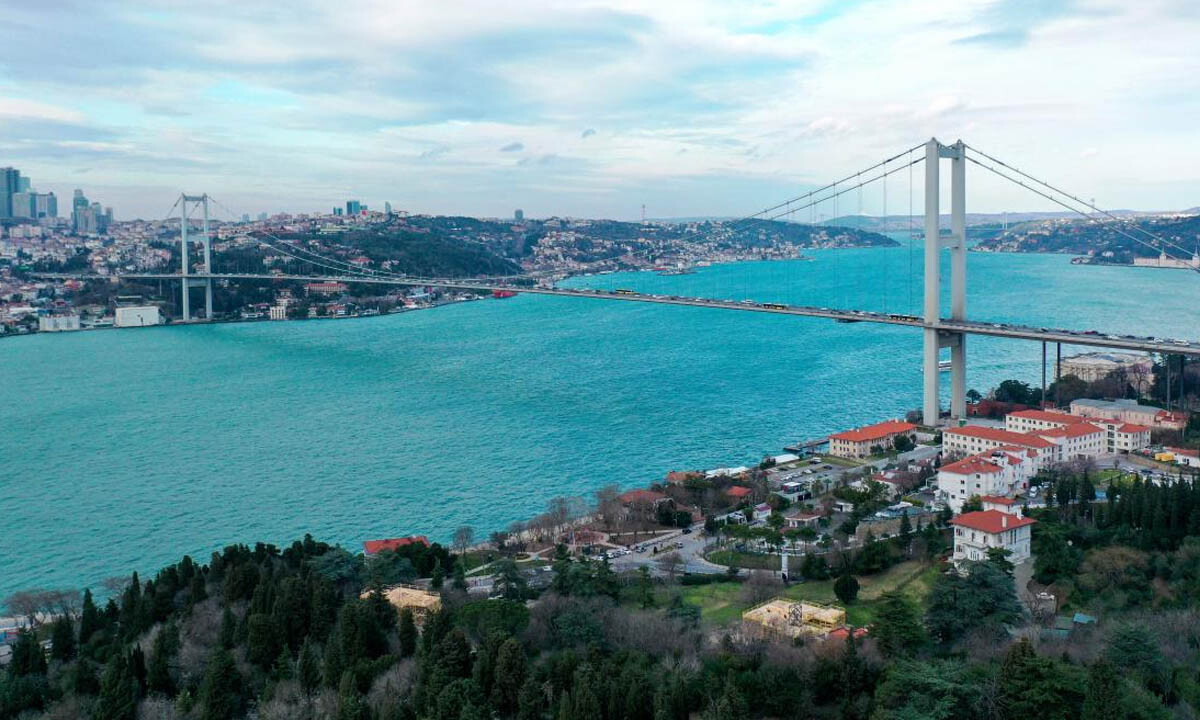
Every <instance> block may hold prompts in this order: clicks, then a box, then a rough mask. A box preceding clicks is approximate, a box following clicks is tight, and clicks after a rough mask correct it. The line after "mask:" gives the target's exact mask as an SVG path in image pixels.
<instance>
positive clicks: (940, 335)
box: [42, 138, 1200, 425]
mask: <svg viewBox="0 0 1200 720" xmlns="http://www.w3.org/2000/svg"><path fill="white" fill-rule="evenodd" d="M968 151H970V152H968ZM943 160H948V161H949V164H950V182H949V190H950V213H949V214H950V228H949V234H943V233H942V230H941V208H940V202H941V173H940V170H941V164H942V161H943ZM968 162H970V163H972V164H974V165H976V166H978V167H980V168H982V169H984V170H985V171H987V172H988V173H990V174H993V175H996V176H998V177H1000V178H1002V179H1004V180H1006V181H1008V182H1011V183H1014V184H1016V185H1018V186H1020V187H1023V188H1025V189H1026V190H1029V191H1031V192H1033V193H1034V194H1037V195H1039V196H1041V197H1042V198H1044V199H1047V200H1049V201H1051V202H1053V203H1055V204H1057V205H1060V206H1062V207H1064V208H1067V209H1068V210H1071V211H1072V212H1075V213H1078V214H1079V215H1080V216H1082V217H1083V218H1085V219H1086V220H1088V221H1090V222H1094V223H1103V224H1105V227H1106V228H1108V229H1110V230H1113V231H1115V232H1116V233H1117V234H1119V235H1122V236H1124V237H1126V238H1128V239H1130V240H1132V241H1134V242H1137V243H1139V244H1142V245H1145V246H1147V247H1152V248H1154V249H1155V250H1156V251H1158V252H1160V253H1161V254H1163V255H1169V254H1170V253H1171V252H1179V253H1183V254H1184V255H1186V254H1187V251H1186V250H1185V249H1184V248H1182V247H1181V246H1179V245H1178V244H1177V243H1174V242H1172V241H1171V240H1169V239H1166V238H1162V237H1159V236H1157V235H1155V234H1153V233H1151V232H1149V231H1147V230H1145V229H1144V228H1142V227H1140V226H1138V225H1137V224H1135V223H1132V222H1130V221H1128V220H1126V219H1123V218H1120V217H1118V216H1115V215H1113V214H1112V213H1109V212H1107V211H1104V210H1101V209H1100V208H1097V207H1095V205H1094V204H1093V203H1091V202H1087V201H1084V200H1082V199H1080V198H1079V197H1078V196H1076V195H1074V194H1071V193H1068V192H1066V191H1064V190H1062V189H1060V188H1058V187H1056V186H1054V185H1051V184H1049V183H1047V182H1044V181H1042V180H1040V179H1038V178H1037V177H1035V176H1033V175H1031V174H1028V173H1026V172H1024V171H1021V170H1019V169H1018V168H1016V167H1014V166H1012V165H1009V164H1007V163H1004V162H1003V161H1001V160H999V159H997V158H995V157H993V156H992V155H989V154H987V153H984V152H982V151H980V150H977V149H976V148H972V147H969V146H968V145H966V144H965V143H963V142H962V141H961V140H960V141H958V142H956V143H954V144H952V145H945V144H942V143H940V142H938V141H937V139H936V138H933V139H930V140H929V141H928V142H925V143H922V144H921V145H917V146H914V147H912V148H909V149H908V150H906V151H904V152H902V153H899V154H896V155H893V156H891V157H889V158H887V159H885V160H883V161H882V162H879V163H876V164H874V165H872V166H870V167H868V168H865V169H864V170H861V171H858V172H856V173H854V174H853V175H848V176H846V177H844V178H842V179H840V180H838V181H835V182H833V183H830V184H827V185H824V186H822V187H820V188H817V189H815V190H812V191H810V192H808V193H805V194H804V195H800V196H798V197H795V198H792V199H789V200H787V201H785V202H784V203H779V204H776V205H773V206H771V207H768V208H765V209H764V210H761V211H759V212H757V213H755V214H753V215H749V216H746V217H744V218H742V219H741V220H739V221H737V223H735V225H734V227H737V228H739V229H747V228H751V227H754V226H755V225H759V224H762V223H766V222H769V221H779V220H783V221H794V218H795V217H796V215H797V214H798V213H800V212H803V211H804V210H809V211H810V214H812V217H810V222H815V209H816V208H817V207H818V206H819V205H821V204H822V203H827V202H831V201H832V202H833V203H834V207H835V215H836V202H837V199H838V198H839V197H842V196H843V195H846V194H848V193H851V192H858V193H859V202H860V209H861V191H862V188H863V187H865V186H867V185H870V184H872V183H876V182H881V181H882V183H883V188H884V195H883V196H884V216H885V218H886V216H887V213H886V202H887V200H886V198H887V178H888V177H889V176H891V175H894V174H897V173H900V172H904V171H908V174H909V198H910V200H909V203H910V211H909V212H910V218H911V216H912V209H911V207H912V206H911V203H912V200H911V198H912V186H913V181H912V169H913V167H914V166H916V165H918V164H922V163H923V164H924V223H923V230H924V238H925V241H924V248H923V250H922V255H923V263H922V264H923V276H924V281H923V302H922V304H921V310H920V314H905V313H895V312H879V311H873V310H860V309H848V308H829V307H817V306H811V305H799V304H791V303H776V302H759V301H756V300H753V299H748V298H747V299H740V300H737V299H719V298H711V297H689V296H680V295H666V294H655V293H645V292H639V291H635V290H631V289H626V288H616V289H601V288H568V287H561V286H558V285H555V284H554V283H552V282H548V281H547V279H546V278H544V277H537V276H532V275H523V276H511V275H510V276H496V277H482V278H446V277H413V276H407V275H402V274H398V273H390V272H384V271H380V270H372V269H366V268H360V267H357V266H354V265H353V264H351V263H349V262H347V261H344V260H341V259H337V258H330V257H326V256H322V255H319V254H317V253H315V252H314V251H312V250H311V249H308V248H305V247H302V246H300V245H297V244H295V243H292V242H289V241H287V240H283V239H281V238H279V237H276V236H274V235H272V234H270V233H262V234H261V236H257V237H255V240H256V241H257V242H258V243H260V244H261V245H262V246H264V247H266V248H269V249H270V250H271V251H272V252H274V253H278V254H279V255H281V256H283V257H286V258H289V259H291V260H294V261H297V262H300V263H303V264H306V265H308V266H311V267H312V268H314V269H317V270H319V272H313V273H306V274H302V273H290V274H278V273H254V272H213V271H212V268H213V265H212V253H211V234H210V228H209V223H210V219H209V201H210V200H213V198H211V197H210V196H209V195H207V194H205V195H187V194H184V195H181V196H180V198H179V200H178V201H177V206H178V205H182V207H181V218H183V220H182V221H181V223H180V226H181V230H180V243H181V250H182V252H181V257H182V262H181V267H180V272H178V273H146V272H137V273H116V274H112V275H105V276H100V275H92V274H51V273H45V274H42V276H43V277H54V278H66V277H70V278H75V279H105V280H112V279H128V280H151V281H154V280H157V281H172V282H179V283H180V286H181V301H182V302H181V308H182V313H181V314H182V317H183V320H184V321H189V320H191V301H190V291H191V290H193V289H196V290H200V291H202V292H203V293H204V304H205V316H204V317H205V318H211V317H212V297H213V284H214V282H218V281H225V282H246V281H285V280H291V281H302V282H341V283H357V284H369V285H392V286H409V287H412V286H416V287H436V288H443V289H451V290H464V291H474V292H489V291H493V292H494V291H504V290H519V291H520V292H522V293H527V294H534V295H551V296H561V297H574V298H591V299H603V300H617V301H622V302H640V303H657V304H663V305H681V306H689V307H702V308H709V309H719V310H736V311H741V312H758V313H773V314H780V315H794V316H801V317H812V318H823V319H828V320H835V321H838V322H844V323H874V324H885V325H899V326H904V327H911V328H914V329H917V330H920V331H921V332H922V334H923V350H922V377H923V388H922V391H923V392H922V398H923V401H922V416H923V422H924V423H925V424H927V425H936V424H937V423H938V421H939V418H940V415H941V408H940V406H939V397H940V395H939V391H940V387H939V384H940V379H939V371H940V367H939V362H940V361H939V356H940V352H941V350H942V349H943V348H949V350H950V408H949V410H950V415H951V417H953V418H962V417H965V416H966V389H967V386H966V370H967V337H968V336H969V335H986V336H993V337H1004V338H1012V339H1020V340H1032V341H1039V342H1041V343H1043V349H1042V358H1043V373H1042V374H1043V386H1044V385H1045V363H1046V346H1047V345H1048V344H1050V343H1055V344H1059V345H1061V344H1070V345H1085V346H1094V347H1104V348H1113V349H1121V350H1134V351H1142V352H1154V353H1162V354H1164V355H1186V356H1194V357H1200V341H1196V340H1180V339H1167V338H1158V337H1143V336H1135V335H1121V334H1117V333H1112V332H1108V333H1105V332H1101V331H1098V330H1092V329H1088V330H1077V329H1063V328H1049V327H1034V326H1030V325H1022V324H1011V323H996V322H979V321H972V320H970V319H968V317H967V238H966V167H967V163H968ZM214 202H215V200H214ZM218 204H219V203H218ZM189 207H191V208H192V209H193V211H195V210H199V211H200V212H201V213H202V216H201V218H200V219H199V220H200V223H201V224H200V228H199V232H198V233H195V232H192V231H190V230H189V225H190V221H189V220H188V218H189V211H188V208H189ZM173 211H174V208H172V210H171V212H173ZM226 211H227V212H229V214H230V216H231V217H233V213H232V212H231V211H228V209H227V208H226ZM169 214H170V213H168V215H169ZM910 226H911V220H910ZM931 239H932V241H931ZM189 243H195V244H197V245H198V246H199V250H200V255H201V257H202V258H203V263H204V265H203V267H204V270H203V271H201V272H195V271H193V269H192V268H191V260H190V257H191V255H192V252H191V248H190V246H189ZM944 250H948V251H949V256H950V263H949V265H950V268H949V270H950V271H949V279H950V287H949V290H950V292H949V297H950V302H949V313H948V314H947V315H944V314H943V309H942V302H941V298H942V289H943V285H942V272H941V262H942V254H943V251H944ZM910 264H911V261H910ZM910 272H911V270H910ZM517 282H520V283H523V284H520V285H515V284H514V283H517Z"/></svg>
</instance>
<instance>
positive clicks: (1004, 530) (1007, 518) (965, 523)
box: [950, 510, 1036, 565]
mask: <svg viewBox="0 0 1200 720" xmlns="http://www.w3.org/2000/svg"><path fill="white" fill-rule="evenodd" d="M1034 522H1036V521H1035V520H1034V519H1033V518H1027V517H1020V516H1019V515H1014V514H1011V513H1007V512H1001V511H999V510H979V511H976V512H969V513H963V514H962V515H958V516H956V517H955V518H954V519H952V520H951V521H950V524H951V525H952V526H954V556H953V559H954V564H955V565H958V564H960V563H962V562H964V561H979V560H986V559H987V551H988V550H989V549H991V548H1003V549H1005V550H1008V551H1009V553H1011V554H1010V555H1009V556H1008V561H1009V562H1011V563H1013V564H1019V563H1022V562H1025V561H1026V560H1028V559H1029V538H1030V526H1031V525H1033V524H1034Z"/></svg>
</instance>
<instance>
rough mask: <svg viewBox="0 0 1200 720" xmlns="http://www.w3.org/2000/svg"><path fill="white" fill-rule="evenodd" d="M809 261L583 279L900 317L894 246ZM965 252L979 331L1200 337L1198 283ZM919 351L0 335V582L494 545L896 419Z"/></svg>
mask: <svg viewBox="0 0 1200 720" xmlns="http://www.w3.org/2000/svg"><path fill="white" fill-rule="evenodd" d="M813 255H814V257H815V258H816V260H815V261H814V262H802V261H791V262H774V263H741V264H735V265H724V266H713V267H710V268H704V269H702V270H701V271H700V272H698V273H697V274H694V275H684V276H674V277H660V276H657V275H655V274H653V273H637V274H627V275H623V276H602V277H593V278H577V279H575V280H574V281H573V283H575V284H592V285H597V286H603V287H632V288H637V289H640V290H645V291H647V292H665V293H679V294H696V295H714V296H717V297H732V298H740V297H746V296H751V297H754V298H756V299H758V300H760V301H789V302H797V303H811V304H817V305H827V306H857V307H865V308H868V309H886V310H891V311H907V310H909V309H912V308H910V306H909V304H908V303H909V274H908V267H909V265H908V261H909V250H908V249H907V248H891V249H864V250H840V251H825V252H814V253H813ZM913 266H914V269H915V271H916V272H918V273H919V267H920V256H919V252H917V253H914V254H913ZM970 266H971V269H970V295H969V306H968V308H969V314H970V315H971V316H972V317H973V318H974V319H981V320H983V319H987V320H992V319H994V320H1006V321H1023V322H1029V323H1033V324H1044V325H1056V326H1064V327H1073V328H1078V329H1088V328H1091V327H1095V328H1097V329H1101V330H1104V331H1114V332H1136V333H1145V334H1155V335H1165V336H1176V337H1190V338H1195V337H1196V336H1197V335H1198V334H1200V331H1198V330H1197V323H1196V319H1197V310H1196V308H1198V307H1200V278H1197V277H1196V276H1195V275H1194V274H1191V273H1186V272H1182V271H1166V270H1139V269H1131V268H1105V267H1077V266H1071V265H1070V264H1069V259H1068V258H1066V257H1060V256H1035V255H987V254H972V255H971V257H970ZM913 282H914V286H913V288H912V293H911V294H912V297H913V299H914V300H915V301H916V302H919V300H920V288H919V284H920V278H919V277H916V278H914V279H913ZM970 342H971V344H970V346H969V358H970V365H969V369H968V383H969V385H970V386H971V387H976V388H979V389H980V390H986V389H987V388H988V387H989V386H991V385H994V384H995V383H996V382H997V381H999V380H1001V379H1004V378H1007V377H1020V378H1023V379H1025V380H1028V381H1035V380H1037V379H1038V378H1039V376H1040V372H1041V369H1040V357H1041V348H1040V347H1039V346H1038V345H1037V344H1034V343H1022V342H1018V341H1005V340H994V339H988V338H972V339H971V340H970ZM919 357H920V335H919V333H917V332H914V331H911V330H909V329H906V328H897V327H886V326H873V325H868V324H851V325H840V324H836V323H831V322H828V321H820V320H814V319H805V318H793V317H783V316H772V315H764V314H758V313H737V312H728V311H719V310H706V309H701V308H683V307H672V306H658V305H648V304H641V303H621V302H604V301H598V300H587V299H575V298H549V297H534V296H527V295H522V296H519V297H516V298H512V299H510V300H503V301H495V300H487V301H481V302H472V303H462V304H458V305H454V306H450V307H443V308H439V309H436V310H429V311H422V312H414V313H406V314H402V315H392V316H385V317H378V318H364V319H359V320H348V321H321V322H287V323H243V324H227V325H216V326H191V327H163V328H152V329H139V330H122V331H99V332H85V333H72V334H62V335H41V336H31V337H22V338H14V339H6V340H3V341H0V507H3V513H4V519H5V522H4V532H3V542H0V597H2V596H4V595H6V594H7V593H10V592H12V591H14V590H17V589H22V588H31V587H67V586H75V587H79V586H84V585H90V586H92V587H98V585H99V583H100V582H101V581H102V580H103V579H104V578H106V577H110V576H113V575H116V574H123V573H125V572H128V571H129V570H132V569H140V570H143V571H146V570H153V569H155V568H157V567H159V566H161V565H162V564H163V563H165V562H168V561H172V560H175V559H177V558H178V557H179V556H180V555H182V554H183V553H191V554H193V555H196V556H200V557H207V554H208V552H209V551H211V550H213V549H216V548H218V547H220V546H223V545H225V544H227V543H230V542H235V541H245V542H253V541H256V540H267V541H275V542H284V541H288V540H290V539H292V538H296V537H299V536H301V535H302V534H303V533H305V532H311V533H312V534H313V535H314V536H316V537H319V538H322V539H327V540H331V541H335V542H339V543H342V544H344V545H346V546H348V547H352V548H358V547H360V543H361V542H362V541H363V540H365V539H369V538H375V537H386V536H394V535H401V534H407V533H426V534H429V535H430V536H432V537H434V538H439V539H446V538H448V536H449V535H450V533H451V532H452V531H453V528H455V527H456V526H458V525H461V524H469V525H472V526H474V527H475V528H476V530H477V532H478V533H479V534H480V535H484V534H486V532H488V531H490V530H493V529H497V528H501V527H503V526H505V525H507V524H508V523H509V522H510V521H512V520H515V519H521V518H526V517H528V516H530V515H532V514H533V513H535V512H538V511H540V510H541V509H542V508H543V507H544V505H545V503H546V501H547V500H548V499H549V498H551V497H553V496H555V495H564V494H566V495H582V494H587V493H589V492H590V491H592V490H594V489H595V488H597V487H599V486H601V485H604V484H608V483H618V484H620V485H622V486H626V487H629V486H635V485H644V484H645V483H647V482H650V481H653V480H657V479H659V478H661V477H662V476H663V475H664V474H665V473H666V472H667V471H668V470H671V469H678V468H697V467H700V468H703V467H715V466H721V465H734V464H741V463H748V462H752V461H756V460H758V459H759V458H761V457H762V456H763V455H764V454H765V453H776V452H779V451H780V450H781V448H782V446H783V445H785V444H787V443H789V442H792V441H795V440H798V439H801V438H809V437H813V436H817V435H819V434H822V433H826V432H829V431H832V430H837V429H841V428H845V427H849V426H852V425H856V424H861V423H864V422H868V421H874V420H879V419H883V418H888V417H894V416H897V415H900V414H902V413H903V412H904V411H905V410H907V409H910V408H913V407H916V406H917V405H918V404H919V399H920V368H919ZM944 377H945V376H944Z"/></svg>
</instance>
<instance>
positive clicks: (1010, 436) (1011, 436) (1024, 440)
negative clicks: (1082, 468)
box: [942, 425, 1054, 448]
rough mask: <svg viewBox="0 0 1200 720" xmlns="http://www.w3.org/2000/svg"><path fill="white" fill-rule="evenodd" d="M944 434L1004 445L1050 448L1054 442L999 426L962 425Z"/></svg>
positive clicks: (947, 430)
mask: <svg viewBox="0 0 1200 720" xmlns="http://www.w3.org/2000/svg"><path fill="white" fill-rule="evenodd" d="M946 435H961V436H963V437H973V438H979V439H981V440H991V441H992V442H999V443H1004V444H1005V445H1016V446H1018V447H1033V448H1052V447H1054V443H1052V442H1050V441H1049V440H1043V439H1042V438H1040V437H1037V436H1036V435H1031V434H1026V433H1018V432H1010V431H1008V430H1001V429H1000V428H994V427H985V426H983V425H964V426H962V427H956V428H948V429H946V430H945V431H944V432H943V433H942V436H943V437H945V436H946Z"/></svg>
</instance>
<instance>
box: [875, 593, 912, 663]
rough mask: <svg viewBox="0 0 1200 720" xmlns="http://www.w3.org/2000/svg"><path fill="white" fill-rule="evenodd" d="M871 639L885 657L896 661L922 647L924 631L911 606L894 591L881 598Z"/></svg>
mask: <svg viewBox="0 0 1200 720" xmlns="http://www.w3.org/2000/svg"><path fill="white" fill-rule="evenodd" d="M871 637H872V638H874V639H875V643H876V645H877V646H878V647H879V649H880V650H881V651H882V652H883V654H884V655H887V656H889V657H895V656H897V655H902V654H904V653H906V652H908V651H910V650H912V649H913V648H916V647H917V646H919V645H921V643H923V642H924V640H925V630H924V628H923V627H922V626H921V617H920V615H918V614H917V610H916V608H915V607H913V605H912V603H910V602H909V601H908V599H907V598H905V597H904V596H903V595H902V594H900V593H899V592H896V591H891V592H886V593H884V594H883V596H882V597H881V598H880V603H879V606H878V608H877V609H876V612H875V624H874V626H873V627H872V628H871Z"/></svg>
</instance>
